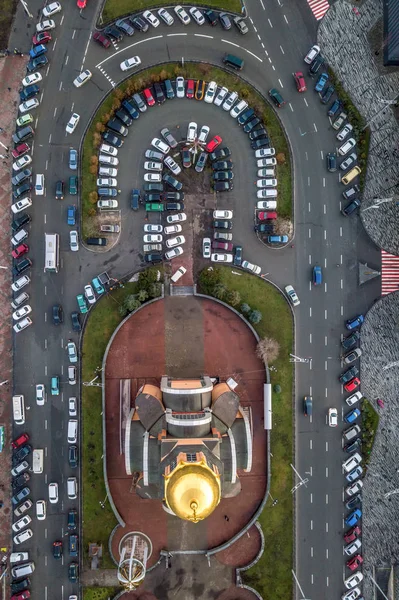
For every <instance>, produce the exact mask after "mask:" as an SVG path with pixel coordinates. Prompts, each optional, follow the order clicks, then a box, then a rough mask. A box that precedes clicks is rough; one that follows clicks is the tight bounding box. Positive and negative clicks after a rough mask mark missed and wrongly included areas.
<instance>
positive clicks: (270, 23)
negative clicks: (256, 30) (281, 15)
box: [267, 19, 273, 29]
mask: <svg viewBox="0 0 399 600" xmlns="http://www.w3.org/2000/svg"><path fill="white" fill-rule="evenodd" d="M267 20H268V21H269V25H270V27H271V28H272V29H273V25H272V22H271V20H270V19H267Z"/></svg>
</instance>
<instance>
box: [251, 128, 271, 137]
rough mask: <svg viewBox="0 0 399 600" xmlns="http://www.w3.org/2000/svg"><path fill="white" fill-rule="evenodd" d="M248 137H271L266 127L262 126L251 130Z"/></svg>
mask: <svg viewBox="0 0 399 600" xmlns="http://www.w3.org/2000/svg"><path fill="white" fill-rule="evenodd" d="M248 137H249V139H250V140H258V139H259V138H266V139H269V136H268V134H267V131H266V129H265V128H264V127H261V128H260V129H255V131H251V132H250V133H249V134H248Z"/></svg>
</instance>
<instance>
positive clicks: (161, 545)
mask: <svg viewBox="0 0 399 600" xmlns="http://www.w3.org/2000/svg"><path fill="white" fill-rule="evenodd" d="M171 300H172V301H173V299H168V303H169V306H170V302H171ZM180 301H181V299H180ZM198 301H199V299H196V300H195V302H198ZM200 305H201V307H202V311H203V323H204V325H203V327H204V364H205V373H206V374H208V375H210V376H213V375H220V376H221V377H222V378H223V377H227V376H231V375H233V376H234V378H235V379H236V380H237V381H238V383H239V385H238V387H237V392H238V393H239V395H240V398H241V400H242V404H243V405H251V407H252V411H253V427H254V456H253V466H252V471H251V473H248V474H246V473H239V476H240V479H241V483H242V490H241V493H240V494H239V495H238V496H237V497H236V498H232V499H224V500H222V502H221V504H220V505H219V506H218V507H217V509H216V510H215V511H214V513H213V514H212V515H211V517H209V518H208V519H207V520H206V521H204V522H203V523H200V524H198V525H197V526H198V527H205V528H206V534H207V539H208V547H210V548H211V547H215V546H218V545H220V544H222V543H224V542H226V541H227V540H229V539H230V538H231V537H232V536H233V535H235V534H236V533H237V532H238V531H239V530H240V529H241V528H242V527H243V526H244V525H245V524H246V523H247V522H248V520H249V519H250V517H251V516H252V515H253V513H254V512H255V510H256V508H257V507H258V505H259V503H260V501H261V500H262V498H263V495H264V492H265V485H266V433H265V432H264V430H263V422H262V421H263V396H262V392H263V387H262V386H263V383H264V377H265V375H264V369H263V366H262V363H261V362H260V361H259V359H257V358H256V355H255V349H256V341H255V338H254V337H253V334H252V332H251V331H250V329H249V328H248V327H247V325H246V324H245V323H244V322H243V321H242V320H241V319H240V318H239V317H237V316H236V315H235V314H234V313H233V312H232V311H230V310H229V309H227V308H225V307H223V306H221V305H219V304H217V303H216V302H213V301H211V300H207V299H201V300H200ZM164 328H165V302H164V301H159V302H155V303H153V304H151V305H149V306H147V307H145V308H143V309H142V310H141V311H139V312H138V313H136V314H135V315H133V316H132V317H131V318H130V319H128V321H127V322H126V323H125V324H124V326H123V327H122V328H121V330H120V331H119V332H118V333H117V335H116V336H115V339H114V341H113V344H112V346H111V348H110V351H109V354H108V358H107V365H106V371H105V376H106V388H105V389H106V430H107V470H108V478H109V484H110V490H111V494H112V497H113V500H114V502H115V504H116V506H117V508H118V510H119V512H120V514H121V515H122V517H123V519H124V521H125V522H126V528H124V529H122V528H120V529H119V530H118V531H117V533H116V535H115V536H114V539H113V552H114V556H115V557H116V558H118V543H119V540H120V539H121V537H122V536H123V535H124V533H126V532H127V531H131V530H138V531H143V532H144V533H146V534H147V535H148V536H149V537H150V538H151V540H152V543H153V546H154V551H153V556H152V558H151V560H150V561H149V565H151V564H153V563H154V562H156V560H157V559H158V556H159V551H160V550H161V549H166V548H167V547H168V539H167V522H168V519H170V518H173V517H169V516H168V515H167V514H166V513H165V512H164V511H163V509H162V507H161V505H160V503H158V502H156V501H154V500H143V499H141V498H139V497H138V496H136V495H135V493H134V489H133V488H132V485H131V477H129V476H127V475H126V474H125V468H124V458H123V455H120V454H119V447H120V433H119V427H120V420H119V414H120V406H119V379H129V378H130V379H131V380H132V390H131V393H132V402H133V400H134V396H135V394H136V392H137V389H138V388H139V387H140V386H141V385H142V384H143V383H144V382H145V381H147V382H148V381H151V382H153V383H155V382H157V383H158V384H159V381H160V378H161V376H162V375H164V374H165V358H166V357H165V343H164ZM110 449H112V452H110ZM225 515H228V517H229V521H226V520H225V518H224V516H225ZM250 535H251V537H250V538H247V536H245V537H246V539H245V540H244V539H243V540H242V541H241V543H236V544H234V546H233V547H232V548H231V550H229V551H228V552H226V553H223V554H222V555H221V556H220V558H219V560H220V561H221V562H226V564H228V565H232V566H233V565H240V566H241V565H243V564H245V563H247V562H249V561H250V560H252V557H253V556H254V555H256V553H257V551H258V549H259V536H258V534H257V533H256V530H254V533H253V534H252V531H251V534H250ZM255 545H256V546H257V547H256V549H255ZM244 557H246V560H244Z"/></svg>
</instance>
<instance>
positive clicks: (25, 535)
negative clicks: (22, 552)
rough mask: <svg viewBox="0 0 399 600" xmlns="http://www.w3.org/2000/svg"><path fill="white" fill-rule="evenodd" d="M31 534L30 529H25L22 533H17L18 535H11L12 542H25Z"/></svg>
mask: <svg viewBox="0 0 399 600" xmlns="http://www.w3.org/2000/svg"><path fill="white" fill-rule="evenodd" d="M32 536H33V531H32V529H26V530H25V531H23V532H22V533H18V535H15V536H14V537H13V541H14V544H15V545H16V546H18V545H19V544H22V543H23V542H27V541H28V540H29V539H30V538H31V537H32Z"/></svg>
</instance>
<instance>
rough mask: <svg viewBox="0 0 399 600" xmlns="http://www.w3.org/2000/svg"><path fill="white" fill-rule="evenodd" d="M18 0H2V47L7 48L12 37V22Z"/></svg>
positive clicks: (0, 25) (0, 16)
mask: <svg viewBox="0 0 399 600" xmlns="http://www.w3.org/2000/svg"><path fill="white" fill-rule="evenodd" d="M17 4H18V0H0V48H1V49H2V50H3V49H4V50H5V49H6V48H7V46H8V39H9V37H10V31H11V23H12V19H13V16H14V13H15V11H16V8H17Z"/></svg>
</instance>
